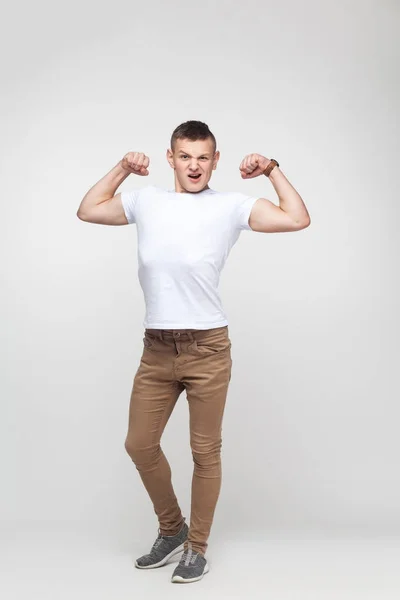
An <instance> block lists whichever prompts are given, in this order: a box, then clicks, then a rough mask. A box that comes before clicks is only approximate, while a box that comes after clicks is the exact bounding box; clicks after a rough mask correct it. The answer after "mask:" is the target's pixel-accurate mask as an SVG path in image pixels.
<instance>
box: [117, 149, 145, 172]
mask: <svg viewBox="0 0 400 600" xmlns="http://www.w3.org/2000/svg"><path fill="white" fill-rule="evenodd" d="M149 163H150V159H149V157H148V156H146V155H145V154H143V152H128V154H125V156H124V158H123V159H122V160H121V167H122V168H123V169H125V170H126V171H129V173H134V174H135V175H142V176H145V175H148V174H149V172H148V170H147V167H148V166H149Z"/></svg>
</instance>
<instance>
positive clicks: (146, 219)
mask: <svg viewBox="0 0 400 600" xmlns="http://www.w3.org/2000/svg"><path fill="white" fill-rule="evenodd" d="M219 157H220V153H219V152H218V151H217V150H216V141H215V137H214V135H213V134H212V133H211V131H210V130H209V128H208V126H207V125H206V124H205V123H202V122H200V121H187V122H186V123H183V124H181V125H179V126H178V127H177V128H176V129H175V131H174V132H173V134H172V137H171V148H170V149H169V150H168V151H167V160H168V162H169V164H170V166H171V168H172V169H173V170H174V177H175V189H174V190H164V189H161V188H159V187H157V186H155V185H148V186H144V187H141V188H136V189H133V190H131V191H127V192H122V193H119V194H116V195H115V192H116V190H117V188H118V187H119V186H120V184H121V183H122V182H123V181H124V180H125V179H126V178H127V177H128V176H129V174H130V173H133V174H135V175H140V176H147V175H148V174H149V170H148V167H149V163H150V161H149V158H148V157H147V156H146V155H145V154H143V153H140V152H128V154H126V155H125V156H124V158H123V159H122V160H121V161H120V162H119V163H118V164H117V165H116V166H115V167H114V168H113V169H112V170H111V171H110V172H109V173H108V174H107V175H106V176H105V177H103V179H101V180H100V181H99V182H98V183H97V184H96V185H94V186H93V187H92V188H91V189H90V190H89V192H88V193H87V194H86V195H85V197H84V198H83V200H82V202H81V205H80V207H79V209H78V213H77V215H78V217H79V218H80V219H82V220H83V221H88V222H91V223H101V224H104V225H126V224H127V223H136V225H137V236H138V237H137V239H138V261H139V280H140V284H141V287H142V289H143V293H144V298H145V305H146V316H145V321H144V338H143V345H144V347H143V354H142V357H141V361H140V365H139V368H138V370H137V372H136V375H135V377H134V382H133V388H132V394H131V400H130V408H129V427H128V434H127V438H126V442H125V447H126V450H127V452H128V454H129V455H130V457H131V459H132V461H133V462H134V463H135V465H136V468H137V470H138V471H139V474H140V477H141V479H142V481H143V484H144V486H145V487H146V490H147V492H148V494H149V496H150V498H151V501H152V502H153V506H154V511H155V513H156V515H157V517H158V522H159V532H158V537H157V539H156V541H155V542H154V544H153V546H152V548H151V550H150V553H149V554H145V555H144V556H142V557H140V558H138V559H137V560H136V563H135V565H136V567H138V568H141V569H151V568H154V567H159V566H161V565H164V564H166V562H167V561H168V560H169V559H170V558H171V557H172V556H174V555H175V554H177V553H178V552H181V551H182V550H183V551H184V552H183V555H182V557H181V559H180V562H179V563H178V565H177V566H176V568H175V570H174V573H173V575H172V581H173V582H185V583H187V582H193V581H198V580H199V579H201V578H202V577H203V575H204V574H205V573H207V572H208V570H209V566H208V564H207V560H206V558H205V552H206V549H207V546H208V544H207V539H208V537H209V534H210V530H211V525H212V521H213V516H214V511H215V507H216V504H217V500H218V496H219V492H220V487H221V456H220V455H221V444H222V438H221V432H222V419H223V413H224V408H225V400H226V397H227V391H228V386H229V381H230V378H231V367H232V360H231V341H230V338H229V332H228V321H227V318H226V315H225V313H224V311H223V308H222V306H221V301H220V298H219V294H218V290H217V288H218V282H219V276H220V273H221V270H222V268H223V266H224V264H225V261H226V259H227V257H228V254H229V252H230V250H231V248H232V246H233V245H234V244H235V242H236V241H237V239H238V238H239V235H240V233H241V230H243V229H247V230H253V231H259V232H264V233H272V232H279V231H299V230H300V229H304V228H306V227H308V226H309V224H310V217H309V214H308V212H307V209H306V207H305V205H304V203H303V201H302V199H301V197H300V196H299V194H298V193H297V191H296V190H295V189H294V188H293V186H292V185H291V184H290V183H289V181H288V180H287V179H286V177H285V176H284V174H283V173H282V171H280V170H279V164H278V163H277V161H275V160H274V159H268V158H266V157H264V156H261V155H260V154H249V155H247V156H246V157H245V158H244V159H243V160H242V162H241V164H240V166H239V170H240V174H241V176H242V178H243V179H249V178H253V177H258V176H261V175H263V176H267V177H269V179H270V180H271V182H272V184H273V186H274V188H275V190H276V192H277V194H278V197H279V207H278V206H276V205H275V204H273V203H272V202H270V201H269V200H267V199H265V198H256V197H253V196H247V195H245V194H242V193H236V192H218V191H216V190H213V189H211V188H210V187H209V186H208V183H209V181H210V179H211V175H212V172H213V171H214V170H215V169H216V168H217V164H218V161H219ZM183 390H185V391H186V396H187V401H188V405H189V418H190V444H191V450H192V455H193V462H194V470H193V479H192V490H191V491H192V496H191V514H190V528H189V527H188V525H187V524H186V522H185V519H186V517H183V516H182V512H181V509H180V507H179V504H178V501H177V499H176V496H175V493H174V490H173V487H172V483H171V470H170V466H169V464H168V461H167V459H166V457H165V455H164V453H163V451H162V449H161V447H160V439H161V435H162V433H163V431H164V428H165V426H166V424H167V421H168V419H169V417H170V415H171V413H172V410H173V408H174V406H175V404H176V401H177V400H178V397H179V396H180V394H181V393H182V391H183Z"/></svg>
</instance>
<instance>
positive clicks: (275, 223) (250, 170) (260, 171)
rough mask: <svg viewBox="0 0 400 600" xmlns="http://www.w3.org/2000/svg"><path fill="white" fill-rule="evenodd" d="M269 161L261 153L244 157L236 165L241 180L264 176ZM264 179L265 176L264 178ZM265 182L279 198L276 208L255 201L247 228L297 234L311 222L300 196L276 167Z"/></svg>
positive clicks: (272, 205) (266, 201)
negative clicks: (271, 186) (268, 181)
mask: <svg viewBox="0 0 400 600" xmlns="http://www.w3.org/2000/svg"><path fill="white" fill-rule="evenodd" d="M270 162H271V161H270V159H268V158H266V157H265V156H262V155H261V154H248V155H247V156H246V157H245V158H244V159H243V160H242V162H241V163H240V167H239V170H240V172H241V175H242V178H243V179H252V178H253V177H258V176H259V175H264V171H265V169H266V168H267V167H268V164H269V163H270ZM264 176H265V175H264ZM268 179H270V181H271V183H272V185H273V186H274V188H275V191H276V193H277V195H278V198H279V206H277V205H276V204H274V203H273V202H271V201H270V200H267V199H266V198H259V199H258V200H257V202H255V204H254V206H253V208H252V210H251V214H250V218H249V225H250V227H251V228H252V229H253V231H260V232H262V233H276V232H280V231H299V230H300V229H305V228H306V227H308V226H309V225H310V223H311V219H310V215H309V213H308V211H307V208H306V206H305V204H304V202H303V200H302V198H301V196H300V194H299V193H298V192H297V191H296V190H295V188H294V187H293V186H292V184H291V183H290V182H289V180H288V179H287V178H286V177H285V175H284V174H283V173H282V171H281V170H280V168H279V167H278V166H275V167H274V168H273V169H272V171H271V173H270V175H269V177H268Z"/></svg>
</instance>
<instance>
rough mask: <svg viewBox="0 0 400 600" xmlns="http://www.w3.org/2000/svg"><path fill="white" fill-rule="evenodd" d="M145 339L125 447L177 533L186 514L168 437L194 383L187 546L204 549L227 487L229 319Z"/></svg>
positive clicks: (150, 333) (163, 527) (167, 525)
mask: <svg viewBox="0 0 400 600" xmlns="http://www.w3.org/2000/svg"><path fill="white" fill-rule="evenodd" d="M143 344H144V346H143V354H142V357H141V360H140V365H139V368H138V370H137V372H136V375H135V377H134V381H133V387H132V394H131V400H130V407H129V428H128V434H127V437H126V442H125V447H126V450H127V452H128V454H129V456H130V457H131V459H132V461H133V462H134V463H135V465H136V469H137V470H138V472H139V474H140V477H141V479H142V481H143V484H144V486H145V488H146V490H147V492H148V494H149V496H150V499H151V501H152V503H153V507H154V511H155V513H156V515H157V517H158V521H159V529H160V533H161V534H163V535H175V534H176V533H177V532H178V531H179V530H180V529H181V527H182V525H183V523H184V520H185V517H183V516H182V512H181V509H180V507H179V504H178V501H177V498H176V496H175V493H174V490H173V487H172V482H171V469H170V466H169V463H168V461H167V459H166V457H165V455H164V453H163V451H162V449H161V446H160V439H161V436H162V433H163V431H164V428H165V426H166V424H167V422H168V419H169V417H170V415H171V413H172V410H173V408H174V406H175V404H176V402H177V400H178V398H179V396H180V394H181V393H182V392H183V390H185V391H186V396H187V401H188V406H189V428H190V446H191V450H192V456H193V462H194V469H193V478H192V488H191V514H190V526H189V536H188V540H187V541H186V542H185V549H186V548H189V547H191V548H192V549H193V550H195V551H197V552H201V553H202V554H203V555H204V554H205V552H206V549H207V546H208V544H207V540H208V537H209V534H210V530H211V525H212V521H213V517H214V511H215V507H216V504H217V500H218V496H219V493H220V489H221V446H222V437H221V431H222V420H223V414H224V409H225V401H226V397H227V392H228V386H229V382H230V379H231V369H232V359H231V341H230V339H229V331H228V326H224V327H218V328H215V329H206V330H200V329H145V332H144V338H143Z"/></svg>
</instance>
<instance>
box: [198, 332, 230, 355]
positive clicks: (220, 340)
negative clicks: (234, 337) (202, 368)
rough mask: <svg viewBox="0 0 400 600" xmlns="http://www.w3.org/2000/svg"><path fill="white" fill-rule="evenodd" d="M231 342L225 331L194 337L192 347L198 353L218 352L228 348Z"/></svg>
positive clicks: (225, 350)
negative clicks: (198, 337)
mask: <svg viewBox="0 0 400 600" xmlns="http://www.w3.org/2000/svg"><path fill="white" fill-rule="evenodd" d="M231 346H232V344H231V340H230V339H229V335H228V333H227V332H222V333H217V334H214V333H211V334H210V335H208V336H204V337H201V338H200V339H195V344H194V348H195V350H196V351H197V352H198V353H199V354H220V353H221V352H227V351H228V350H230V348H231Z"/></svg>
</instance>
